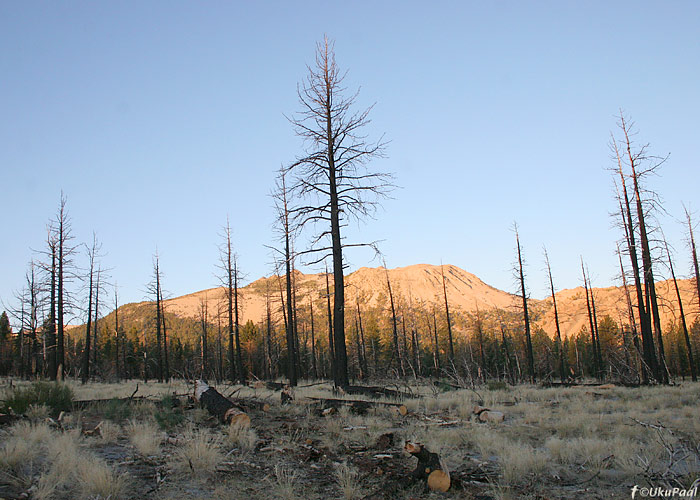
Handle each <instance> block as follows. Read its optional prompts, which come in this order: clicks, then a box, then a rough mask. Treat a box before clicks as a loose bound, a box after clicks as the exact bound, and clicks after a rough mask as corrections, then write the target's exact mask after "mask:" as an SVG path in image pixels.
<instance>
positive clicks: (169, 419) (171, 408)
mask: <svg viewBox="0 0 700 500" xmlns="http://www.w3.org/2000/svg"><path fill="white" fill-rule="evenodd" d="M161 402H162V409H161V410H160V411H157V412H155V414H154V417H155V419H156V423H157V424H158V426H159V427H160V428H161V429H163V430H164V431H167V430H170V429H172V428H173V427H176V426H178V425H180V424H181V423H182V422H183V421H184V420H185V415H184V414H183V413H182V410H181V409H180V408H178V407H177V406H176V405H175V404H173V403H174V400H173V397H172V396H164V397H163V399H162V400H161Z"/></svg>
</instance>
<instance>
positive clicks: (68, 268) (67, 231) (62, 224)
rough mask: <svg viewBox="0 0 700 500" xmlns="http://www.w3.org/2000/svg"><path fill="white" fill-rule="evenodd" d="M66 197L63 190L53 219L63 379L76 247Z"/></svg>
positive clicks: (60, 376)
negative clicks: (70, 290)
mask: <svg viewBox="0 0 700 500" xmlns="http://www.w3.org/2000/svg"><path fill="white" fill-rule="evenodd" d="M66 201H67V200H66V197H65V196H64V195H63V192H61V201H60V203H59V207H58V212H57V213H56V220H55V221H53V224H54V231H55V244H56V248H57V257H56V260H57V277H56V295H57V297H56V321H57V324H56V331H57V336H56V362H57V363H58V366H57V367H56V377H57V378H58V379H60V380H63V376H64V373H65V366H66V357H65V325H64V322H65V314H66V311H67V309H68V307H69V303H70V301H69V300H68V294H67V291H66V284H67V283H68V282H70V280H71V277H72V276H73V274H72V270H73V260H72V257H73V255H74V254H75V252H76V247H75V246H72V245H71V241H72V240H73V234H72V228H71V221H70V217H69V215H68V210H67V208H66Z"/></svg>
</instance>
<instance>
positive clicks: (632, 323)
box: [617, 244, 648, 378]
mask: <svg viewBox="0 0 700 500" xmlns="http://www.w3.org/2000/svg"><path fill="white" fill-rule="evenodd" d="M617 256H618V258H619V260H620V276H621V277H622V288H623V290H624V293H625V302H626V303H627V317H628V321H629V324H630V329H631V331H632V332H631V333H632V344H633V345H634V350H635V354H636V356H635V358H636V359H641V363H642V371H645V370H646V371H648V367H646V366H645V361H644V358H643V352H642V347H641V346H640V344H639V330H638V329H637V321H636V320H635V318H634V309H633V307H632V297H631V296H630V291H629V287H628V286H627V277H626V275H625V266H624V265H623V264H622V251H621V250H620V245H619V244H618V245H617ZM634 369H635V371H636V370H637V363H636V362H635V366H634ZM637 378H639V371H637Z"/></svg>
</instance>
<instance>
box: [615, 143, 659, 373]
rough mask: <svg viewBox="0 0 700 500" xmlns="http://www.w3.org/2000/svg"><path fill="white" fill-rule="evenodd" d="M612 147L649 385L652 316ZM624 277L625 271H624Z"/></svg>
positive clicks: (619, 165)
mask: <svg viewBox="0 0 700 500" xmlns="http://www.w3.org/2000/svg"><path fill="white" fill-rule="evenodd" d="M611 142H612V147H613V149H614V151H615V156H616V158H617V170H616V172H617V173H618V174H619V175H620V188H621V191H619V194H618V200H619V202H620V203H619V204H620V216H621V219H622V221H621V224H622V227H623V228H624V234H625V246H626V247H627V255H628V256H629V259H630V263H631V266H632V278H633V281H634V288H635V292H636V294H635V295H636V299H637V311H638V314H639V327H640V330H641V335H642V353H643V356H642V358H643V361H642V382H643V383H644V384H647V383H649V379H650V377H651V378H654V377H656V374H657V373H658V369H657V361H656V351H655V348H654V336H653V335H652V330H651V316H650V314H649V311H648V310H647V306H646V302H645V301H644V290H643V289H642V282H641V277H640V269H639V259H638V257H637V245H636V241H635V232H634V222H633V215H632V211H631V208H630V201H629V193H628V191H627V181H626V180H625V173H624V169H623V165H622V158H621V156H620V153H619V150H618V147H617V142H616V141H615V139H614V138H613V139H612V141H611ZM622 272H623V276H624V269H623V271H622Z"/></svg>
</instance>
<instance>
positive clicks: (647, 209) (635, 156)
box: [615, 112, 669, 384]
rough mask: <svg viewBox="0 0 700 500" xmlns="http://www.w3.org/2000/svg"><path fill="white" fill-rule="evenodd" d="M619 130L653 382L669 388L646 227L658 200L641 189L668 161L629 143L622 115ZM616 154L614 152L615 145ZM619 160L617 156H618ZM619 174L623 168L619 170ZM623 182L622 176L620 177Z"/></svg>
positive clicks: (628, 128) (628, 127) (629, 130)
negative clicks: (649, 327)
mask: <svg viewBox="0 0 700 500" xmlns="http://www.w3.org/2000/svg"><path fill="white" fill-rule="evenodd" d="M618 127H619V128H620V131H621V132H622V135H623V139H622V140H621V145H622V149H623V150H624V151H625V152H626V155H625V163H626V167H628V168H629V174H628V175H629V178H630V180H631V183H632V193H633V195H634V202H635V212H636V227H635V226H630V227H629V228H628V230H629V232H630V233H633V232H634V231H635V229H636V231H637V232H638V235H639V245H640V250H641V256H642V269H643V276H644V294H645V303H646V305H647V313H648V314H649V311H651V319H652V324H653V330H654V332H655V333H656V343H657V348H658V364H657V372H656V378H657V380H659V381H660V382H661V383H663V384H668V382H669V373H668V367H667V365H666V354H665V351H664V342H663V335H662V332H661V317H660V314H659V305H658V298H657V295H656V283H655V281H654V271H653V264H654V259H653V256H652V249H651V241H650V234H651V231H652V230H653V227H652V226H651V225H650V224H649V221H650V220H651V219H652V215H651V214H652V213H653V210H654V209H655V208H656V205H657V201H656V200H657V199H658V196H657V195H656V194H655V193H653V192H649V191H648V190H645V189H644V188H643V186H642V184H643V181H644V179H645V178H646V177H648V176H649V175H652V174H654V173H656V172H657V170H658V169H659V167H661V165H663V163H664V162H665V161H666V160H667V159H668V157H664V158H661V157H656V156H652V155H650V154H649V153H648V145H644V146H641V147H638V148H637V147H635V145H634V144H633V141H632V139H631V136H632V127H633V124H632V123H629V122H628V121H627V120H626V119H625V117H624V115H623V114H622V112H621V113H620V116H619V122H618ZM615 144H616V151H619V150H618V149H617V142H615ZM618 159H619V154H618ZM620 164H621V163H620ZM620 170H621V171H622V168H621V167H620ZM622 181H623V182H624V175H623V176H622Z"/></svg>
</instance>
